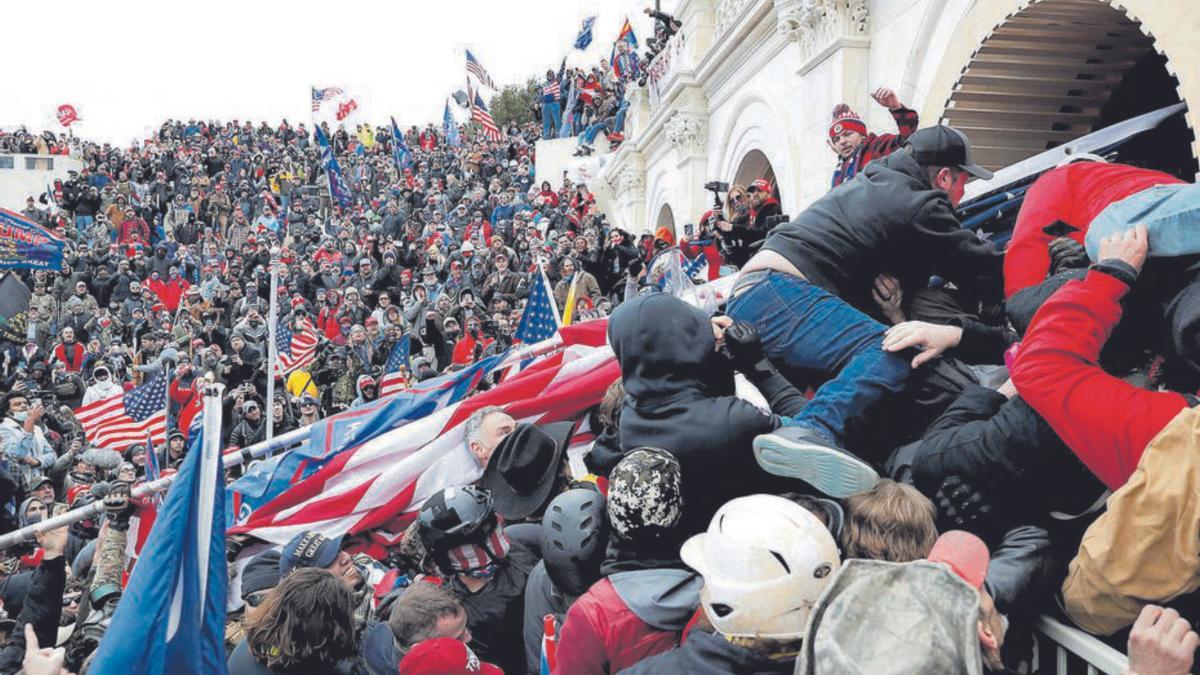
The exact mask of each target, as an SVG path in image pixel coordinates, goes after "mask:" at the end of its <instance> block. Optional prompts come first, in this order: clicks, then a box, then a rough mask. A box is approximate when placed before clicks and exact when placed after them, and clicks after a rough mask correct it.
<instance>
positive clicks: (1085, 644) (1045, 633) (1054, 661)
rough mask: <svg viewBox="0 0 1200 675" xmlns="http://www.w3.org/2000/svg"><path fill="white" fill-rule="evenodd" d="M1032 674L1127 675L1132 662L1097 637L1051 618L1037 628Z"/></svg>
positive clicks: (1040, 618) (1043, 619) (1038, 623)
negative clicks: (1103, 674) (1126, 671)
mask: <svg viewBox="0 0 1200 675" xmlns="http://www.w3.org/2000/svg"><path fill="white" fill-rule="evenodd" d="M1034 629H1035V634H1036V640H1037V644H1036V646H1035V647H1034V650H1033V672H1035V673H1045V674H1046V675H1050V674H1051V673H1052V674H1053V675H1068V673H1087V675H1098V674H1099V673H1106V675H1124V673H1125V670H1126V668H1128V667H1129V658H1128V657H1126V656H1125V655H1124V654H1122V653H1121V652H1119V651H1117V650H1115V649H1113V648H1112V647H1109V646H1108V645H1106V644H1104V643H1103V642H1101V641H1100V640H1097V639H1096V638H1095V637H1093V636H1091V635H1088V634H1087V633H1085V632H1083V631H1081V630H1079V629H1078V628H1072V627H1070V626H1068V625H1066V624H1064V623H1062V622H1060V621H1057V620H1055V619H1052V618H1050V617H1048V616H1040V617H1038V619H1037V622H1036V623H1035V624H1034Z"/></svg>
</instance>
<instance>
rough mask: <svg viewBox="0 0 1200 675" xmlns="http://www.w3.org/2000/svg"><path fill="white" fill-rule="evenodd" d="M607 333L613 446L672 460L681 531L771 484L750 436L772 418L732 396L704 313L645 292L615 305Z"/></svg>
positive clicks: (772, 424) (727, 368)
mask: <svg viewBox="0 0 1200 675" xmlns="http://www.w3.org/2000/svg"><path fill="white" fill-rule="evenodd" d="M608 336H609V342H610V343H611V344H612V347H613V351H614V352H616V355H617V360H618V362H619V363H620V364H621V377H622V379H623V380H624V384H625V406H624V408H623V409H622V411H621V428H620V442H621V449H622V451H623V452H630V451H631V450H633V449H635V448H639V447H643V446H649V447H654V448H662V449H663V450H666V451H667V452H670V453H671V454H673V455H674V456H675V457H676V458H677V459H678V460H679V464H680V468H681V470H682V479H683V480H682V482H683V503H684V509H683V511H684V529H685V531H689V532H698V531H701V530H703V529H705V528H706V527H707V526H708V521H709V519H710V518H711V517H712V515H713V514H714V513H716V510H717V509H718V508H719V507H720V506H721V505H722V504H724V503H725V502H727V501H729V500H730V499H733V498H734V497H740V496H744V495H748V494H753V493H758V492H768V491H770V487H771V486H772V485H774V484H775V483H777V482H779V481H778V479H774V477H772V476H771V475H770V474H767V473H766V472H764V471H762V470H761V469H760V468H759V466H758V462H756V461H755V459H754V454H753V450H752V448H751V442H752V441H753V440H754V437H755V436H758V435H760V434H765V433H770V432H772V431H774V430H775V429H777V428H778V427H779V426H780V419H779V417H777V416H775V415H772V414H768V413H765V412H763V411H761V410H759V409H758V408H755V407H754V406H753V405H751V404H749V403H747V402H745V401H743V400H741V399H739V398H737V397H736V396H734V384H733V366H732V365H731V364H730V362H729V360H728V359H727V358H726V357H724V356H723V355H721V354H719V353H718V352H717V351H716V350H715V342H714V339H713V334H712V327H711V325H710V324H709V319H708V316H707V315H706V314H705V313H704V312H702V311H701V310H699V309H697V308H695V307H692V306H690V305H688V304H686V303H684V302H683V301H682V300H679V299H677V298H675V297H673V296H670V295H667V294H665V293H653V294H650V295H645V296H642V297H640V298H636V299H634V300H631V301H629V302H626V303H624V304H622V305H620V306H619V307H617V309H616V311H615V312H613V315H612V317H611V318H610V319H609V324H608ZM618 459H619V458H618ZM782 489H788V488H787V487H786V486H785V487H783V488H782Z"/></svg>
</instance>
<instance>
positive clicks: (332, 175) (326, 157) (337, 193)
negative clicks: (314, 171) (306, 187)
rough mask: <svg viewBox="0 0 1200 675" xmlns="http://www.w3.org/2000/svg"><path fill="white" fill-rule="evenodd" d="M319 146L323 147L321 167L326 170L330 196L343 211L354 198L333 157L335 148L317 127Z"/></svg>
mask: <svg viewBox="0 0 1200 675" xmlns="http://www.w3.org/2000/svg"><path fill="white" fill-rule="evenodd" d="M317 145H319V146H321V167H322V168H323V169H325V177H326V178H328V179H329V196H330V197H333V199H334V200H335V201H336V202H337V203H338V205H339V206H341V207H342V208H343V209H344V208H346V207H348V206H350V202H351V201H352V200H353V197H352V196H351V195H350V185H349V184H348V183H346V179H345V177H344V176H342V168H341V167H340V166H338V162H337V158H336V157H334V156H333V147H332V146H330V145H329V139H328V138H326V137H325V132H324V131H321V127H319V126H318V127H317Z"/></svg>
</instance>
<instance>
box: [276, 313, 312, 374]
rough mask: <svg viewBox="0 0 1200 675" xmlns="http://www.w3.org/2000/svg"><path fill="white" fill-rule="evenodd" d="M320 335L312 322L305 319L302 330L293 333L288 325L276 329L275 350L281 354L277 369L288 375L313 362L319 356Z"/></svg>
mask: <svg viewBox="0 0 1200 675" xmlns="http://www.w3.org/2000/svg"><path fill="white" fill-rule="evenodd" d="M318 340H319V336H318V335H317V329H316V328H314V327H313V325H312V322H311V321H309V320H308V319H304V320H303V323H302V324H301V327H300V331H299V332H297V333H293V332H292V331H291V329H289V328H288V327H287V326H286V325H281V326H279V328H278V329H277V330H276V331H275V350H276V352H277V353H278V355H279V360H278V361H277V362H276V366H275V371H276V373H277V374H280V375H288V374H290V373H291V372H292V371H294V370H299V369H300V368H303V367H305V366H307V365H308V364H310V363H312V362H313V361H315V360H316V358H317V342H318Z"/></svg>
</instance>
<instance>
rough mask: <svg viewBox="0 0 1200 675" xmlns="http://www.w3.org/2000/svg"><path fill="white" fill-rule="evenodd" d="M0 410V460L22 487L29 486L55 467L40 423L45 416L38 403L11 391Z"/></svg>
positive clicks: (20, 393)
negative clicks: (2, 417)
mask: <svg viewBox="0 0 1200 675" xmlns="http://www.w3.org/2000/svg"><path fill="white" fill-rule="evenodd" d="M0 408H2V409H3V411H4V419H3V420H0V456H3V458H4V459H5V460H7V463H8V470H9V472H10V473H11V474H12V476H13V478H15V479H17V480H18V481H19V482H20V484H21V485H32V484H33V483H34V482H35V481H36V480H37V479H38V478H41V477H42V474H43V472H44V471H46V470H47V469H49V468H50V467H52V466H54V460H55V458H56V457H55V454H54V449H53V448H51V447H50V442H49V441H47V440H46V434H45V431H44V430H43V428H42V426H41V424H40V422H41V419H42V417H43V416H44V415H45V414H46V409H45V407H43V406H42V402H41V401H36V402H31V399H30V398H29V395H28V394H27V393H26V392H24V391H20V390H14V391H12V392H9V394H8V395H7V396H6V397H5V398H4V402H3V405H2V406H0Z"/></svg>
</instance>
